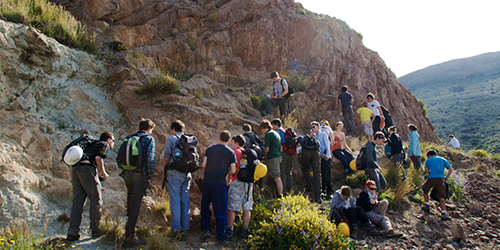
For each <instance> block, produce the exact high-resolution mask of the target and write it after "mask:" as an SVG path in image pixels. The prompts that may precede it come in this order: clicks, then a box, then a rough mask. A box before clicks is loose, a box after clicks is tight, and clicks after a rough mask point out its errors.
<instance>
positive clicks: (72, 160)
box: [64, 146, 83, 165]
mask: <svg viewBox="0 0 500 250" xmlns="http://www.w3.org/2000/svg"><path fill="white" fill-rule="evenodd" d="M82 157H83V149H82V148H81V147H79V146H72V147H70V148H68V151H66V154H65V155H64V162H65V163H66V164H68V165H75V164H77V163H78V162H79V161H80V160H81V159H82Z"/></svg>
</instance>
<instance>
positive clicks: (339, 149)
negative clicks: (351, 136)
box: [332, 122, 353, 174]
mask: <svg viewBox="0 0 500 250" xmlns="http://www.w3.org/2000/svg"><path fill="white" fill-rule="evenodd" d="M342 128H344V124H343V123H342V122H337V124H335V131H333V138H334V140H333V147H332V149H333V155H334V156H335V157H336V158H337V159H339V160H340V161H341V162H342V166H343V167H344V173H346V174H348V173H350V172H352V171H353V170H352V169H351V167H349V163H351V161H352V160H353V157H352V150H351V148H349V146H348V145H347V143H346V138H345V134H344V132H342Z"/></svg>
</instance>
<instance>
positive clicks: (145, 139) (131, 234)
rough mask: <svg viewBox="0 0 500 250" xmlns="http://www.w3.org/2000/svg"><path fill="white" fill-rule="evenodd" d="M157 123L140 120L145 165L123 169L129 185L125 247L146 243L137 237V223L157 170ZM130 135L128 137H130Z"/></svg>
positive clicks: (138, 133) (126, 182) (126, 184)
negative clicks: (154, 134)
mask: <svg viewBox="0 0 500 250" xmlns="http://www.w3.org/2000/svg"><path fill="white" fill-rule="evenodd" d="M155 126H156V125H155V123H154V122H153V121H152V120H150V119H142V120H141V121H140V122H139V131H138V132H137V133H136V134H137V135H138V136H139V137H141V138H140V139H139V143H141V147H142V149H143V150H144V151H145V152H143V154H142V155H143V156H144V166H143V167H141V168H138V169H136V170H123V174H122V176H123V179H124V181H125V186H126V187H127V216H128V220H127V223H126V224H125V240H124V241H123V244H122V246H123V247H132V246H136V245H143V244H145V241H144V240H142V239H141V240H138V239H136V238H135V225H136V224H137V218H139V210H140V208H141V202H142V197H143V196H144V194H145V193H146V190H147V189H148V187H149V184H150V183H151V179H152V178H153V174H154V171H155V138H153V136H151V133H153V129H154V128H155ZM131 136H133V135H129V136H127V137H126V138H130V137H131Z"/></svg>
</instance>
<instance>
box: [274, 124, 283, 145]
mask: <svg viewBox="0 0 500 250" xmlns="http://www.w3.org/2000/svg"><path fill="white" fill-rule="evenodd" d="M275 131H276V132H277V133H278V134H279V135H280V138H281V144H283V143H285V130H284V129H283V128H279V129H278V130H275Z"/></svg>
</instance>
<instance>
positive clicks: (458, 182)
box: [448, 172, 467, 201]
mask: <svg viewBox="0 0 500 250" xmlns="http://www.w3.org/2000/svg"><path fill="white" fill-rule="evenodd" d="M466 187H467V177H466V176H465V175H464V174H463V173H460V172H453V173H452V174H451V176H450V178H448V190H449V192H450V193H451V198H452V199H454V200H456V201H460V200H461V199H462V197H463V196H464V192H465V188H466Z"/></svg>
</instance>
